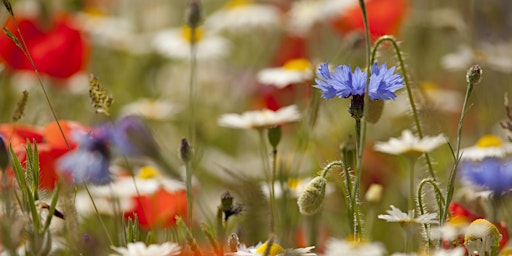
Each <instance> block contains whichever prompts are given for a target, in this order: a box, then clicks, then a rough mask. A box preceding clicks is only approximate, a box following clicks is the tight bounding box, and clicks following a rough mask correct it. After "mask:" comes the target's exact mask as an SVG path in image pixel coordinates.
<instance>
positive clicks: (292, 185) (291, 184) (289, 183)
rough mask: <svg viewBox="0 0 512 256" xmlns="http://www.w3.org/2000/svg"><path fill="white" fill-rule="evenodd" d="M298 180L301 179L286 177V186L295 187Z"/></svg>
mask: <svg viewBox="0 0 512 256" xmlns="http://www.w3.org/2000/svg"><path fill="white" fill-rule="evenodd" d="M300 182H301V179H288V187H289V188H291V189H296V188H297V187H298V186H299V183H300Z"/></svg>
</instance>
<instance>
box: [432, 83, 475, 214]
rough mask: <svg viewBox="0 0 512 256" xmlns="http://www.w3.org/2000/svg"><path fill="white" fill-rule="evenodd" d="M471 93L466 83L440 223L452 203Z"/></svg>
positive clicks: (470, 85)
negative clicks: (463, 125)
mask: <svg viewBox="0 0 512 256" xmlns="http://www.w3.org/2000/svg"><path fill="white" fill-rule="evenodd" d="M472 91H473V83H472V82H471V81H468V86H467V90H466V96H465V97H464V104H463V105H462V112H461V114H460V120H459V125H458V128H457V147H456V148H455V154H454V158H455V159H454V160H455V164H454V165H453V167H452V170H451V171H450V176H449V178H448V185H447V192H446V204H445V205H444V211H443V215H442V216H441V220H440V221H442V222H444V221H445V219H446V216H447V214H448V207H449V206H450V202H451V201H452V197H453V191H454V188H455V177H456V176H457V166H458V164H459V161H460V157H461V156H460V142H461V138H462V124H463V123H464V118H465V117H466V111H467V107H468V101H469V97H470V96H471V92H472Z"/></svg>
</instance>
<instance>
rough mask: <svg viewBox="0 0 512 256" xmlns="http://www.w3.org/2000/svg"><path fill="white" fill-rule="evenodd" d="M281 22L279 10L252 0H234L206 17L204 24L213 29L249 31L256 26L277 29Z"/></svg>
mask: <svg viewBox="0 0 512 256" xmlns="http://www.w3.org/2000/svg"><path fill="white" fill-rule="evenodd" d="M280 24H281V14H280V13H279V10H278V9H277V8H276V7H274V6H272V5H268V4H256V3H253V2H252V1H250V0H232V1H230V2H228V3H227V4H226V5H224V6H223V7H222V8H221V9H220V10H218V11H216V12H215V13H213V14H211V15H210V16H208V17H206V20H205V24H204V26H205V27H207V28H208V29H211V30H212V31H221V30H225V31H229V32H247V31H252V29H254V28H263V29H275V28H277V27H279V26H280Z"/></svg>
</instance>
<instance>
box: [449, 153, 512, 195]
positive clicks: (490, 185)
mask: <svg viewBox="0 0 512 256" xmlns="http://www.w3.org/2000/svg"><path fill="white" fill-rule="evenodd" d="M459 167H460V171H461V173H460V174H461V177H462V179H463V181H466V182H468V183H470V184H471V185H474V186H477V187H480V188H483V189H485V190H490V191H492V192H493V193H494V194H496V195H500V194H503V193H506V192H508V191H510V190H511V189H512V161H511V160H506V159H498V158H493V157H487V158H484V159H483V160H482V161H470V160H468V161H462V162H461V163H460V166H459Z"/></svg>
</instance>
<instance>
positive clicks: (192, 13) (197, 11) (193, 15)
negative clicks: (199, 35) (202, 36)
mask: <svg viewBox="0 0 512 256" xmlns="http://www.w3.org/2000/svg"><path fill="white" fill-rule="evenodd" d="M201 16H202V15H201V2H200V1H199V0H190V1H189V2H188V6H187V13H186V14H185V19H186V22H187V25H188V26H189V27H191V28H197V27H199V24H200V23H201V18H202V17H201Z"/></svg>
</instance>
